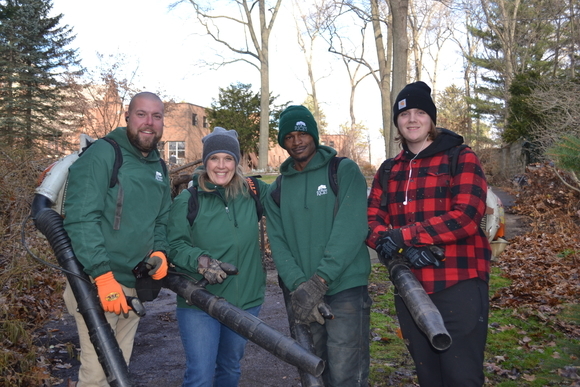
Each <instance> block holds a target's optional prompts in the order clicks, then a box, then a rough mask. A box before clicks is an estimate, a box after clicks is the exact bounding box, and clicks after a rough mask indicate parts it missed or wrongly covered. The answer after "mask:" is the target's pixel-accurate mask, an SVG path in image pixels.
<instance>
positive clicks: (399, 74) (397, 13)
mask: <svg viewBox="0 0 580 387" xmlns="http://www.w3.org/2000/svg"><path fill="white" fill-rule="evenodd" d="M372 1H375V0H372ZM389 3H390V4H391V13H392V15H393V16H392V17H393V34H392V35H393V85H392V91H391V100H392V101H394V100H396V99H397V94H399V92H400V91H401V90H402V89H403V87H405V85H406V84H407V55H408V49H409V48H408V47H409V44H408V38H407V14H408V10H409V1H408V0H389ZM389 102H390V101H389ZM389 105H390V104H389ZM389 108H390V106H389ZM389 116H390V115H389ZM390 121H392V120H390ZM389 124H390V125H389V126H390V128H391V135H390V138H394V137H395V136H396V134H397V128H396V127H395V125H394V124H393V123H391V122H389ZM385 128H387V127H385ZM385 140H386V136H385ZM397 153H398V150H397V144H395V142H394V141H390V144H388V147H387V158H389V157H393V156H395V155H396V154H397Z"/></svg>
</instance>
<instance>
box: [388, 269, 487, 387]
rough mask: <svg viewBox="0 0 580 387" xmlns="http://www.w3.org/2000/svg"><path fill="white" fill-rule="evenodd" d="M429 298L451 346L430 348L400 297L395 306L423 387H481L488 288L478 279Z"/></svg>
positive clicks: (397, 298)
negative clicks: (443, 324)
mask: <svg viewBox="0 0 580 387" xmlns="http://www.w3.org/2000/svg"><path fill="white" fill-rule="evenodd" d="M429 297H430V298H431V300H432V301H433V303H434V304H435V306H436V307H437V309H438V310H439V312H440V313H441V316H442V317H443V321H444V323H445V327H446V328H447V331H448V332H449V335H450V336H451V340H452V344H451V346H450V347H449V348H448V349H446V350H444V351H439V350H436V349H435V348H433V347H432V346H431V343H430V342H429V339H428V338H427V336H426V335H425V334H424V333H423V332H422V331H421V330H420V329H419V327H418V326H417V324H415V321H414V320H413V318H412V317H411V314H410V313H409V310H408V309H407V307H406V305H405V303H404V302H403V300H402V299H401V297H400V296H398V295H395V306H396V309H397V316H398V318H399V324H400V326H401V332H402V334H403V338H404V339H405V342H406V344H407V348H408V349H409V352H410V353H411V357H412V358H413V361H414V362H415V367H416V370H417V376H418V378H419V384H420V385H421V387H458V386H461V387H470V386H473V387H481V386H483V383H484V380H485V377H484V374H483V357H484V350H485V341H486V339H487V322H488V313H489V297H488V286H487V284H486V283H485V282H484V281H482V280H481V279H479V278H474V279H470V280H466V281H461V282H459V283H458V284H456V285H454V286H452V287H450V288H447V289H445V290H443V291H441V292H437V293H435V294H430V295H429Z"/></svg>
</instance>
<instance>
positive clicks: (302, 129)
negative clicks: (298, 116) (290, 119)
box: [294, 121, 308, 132]
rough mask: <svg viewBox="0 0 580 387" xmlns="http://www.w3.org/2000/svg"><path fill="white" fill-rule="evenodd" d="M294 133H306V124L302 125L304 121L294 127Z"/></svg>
mask: <svg viewBox="0 0 580 387" xmlns="http://www.w3.org/2000/svg"><path fill="white" fill-rule="evenodd" d="M294 131H295V132H308V128H307V127H306V124H305V123H304V121H298V122H296V124H295V125H294Z"/></svg>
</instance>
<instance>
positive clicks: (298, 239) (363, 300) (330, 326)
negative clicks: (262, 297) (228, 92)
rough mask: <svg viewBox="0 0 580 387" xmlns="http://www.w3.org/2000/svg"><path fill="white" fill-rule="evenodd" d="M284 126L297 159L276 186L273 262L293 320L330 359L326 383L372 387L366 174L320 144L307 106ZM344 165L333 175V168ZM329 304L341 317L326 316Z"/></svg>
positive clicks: (271, 209)
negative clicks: (324, 309)
mask: <svg viewBox="0 0 580 387" xmlns="http://www.w3.org/2000/svg"><path fill="white" fill-rule="evenodd" d="M279 130H280V131H279V134H278V143H279V144H280V146H282V148H284V149H285V150H286V151H287V152H288V154H289V155H290V157H289V158H288V159H286V161H284V162H283V163H282V165H281V166H280V173H281V175H282V177H281V178H279V179H278V180H276V182H274V183H272V185H271V186H270V195H268V199H267V201H266V209H267V213H268V237H269V239H270V246H271V249H272V255H273V259H274V262H275V264H276V268H277V270H278V274H279V276H280V278H281V280H282V282H283V286H285V287H286V288H288V290H289V291H290V292H291V294H292V296H291V304H292V305H291V306H292V308H291V312H292V313H291V315H293V316H291V317H292V318H293V319H294V321H295V322H296V323H302V324H309V326H310V330H311V332H312V337H313V341H314V349H315V353H316V355H317V356H319V357H321V358H322V359H323V360H324V361H325V362H326V368H325V370H324V373H323V379H324V385H325V386H327V387H330V386H335V387H350V386H353V387H354V386H356V387H361V386H364V387H366V386H368V374H369V362H370V361H369V360H370V358H369V334H370V332H369V330H370V307H371V303H372V302H371V299H370V297H369V294H368V287H367V285H368V276H369V273H370V259H369V254H368V250H367V248H366V245H365V244H364V240H365V238H366V235H367V218H366V192H367V186H366V181H365V178H364V176H363V175H362V173H361V172H360V169H359V167H358V165H356V164H355V163H354V162H353V161H352V160H350V159H346V158H344V159H341V160H340V163H338V164H336V162H337V161H338V159H336V158H335V156H336V150H334V149H333V148H330V147H327V146H324V145H319V137H318V126H317V124H316V120H315V119H314V117H313V116H312V113H311V112H310V111H309V110H308V109H307V108H305V107H304V106H296V105H294V106H289V107H288V108H287V109H286V110H284V111H283V112H282V114H281V115H280V122H279ZM336 165H338V168H337V169H336V176H333V173H329V168H331V166H336ZM332 171H333V170H331V172H332ZM330 179H336V182H337V186H338V189H337V191H336V192H335V190H334V189H332V187H333V184H331V181H330ZM276 198H279V200H278V199H276ZM323 304H327V305H328V306H330V308H331V310H332V313H333V314H334V319H329V320H325V319H324V318H323V317H322V315H321V313H320V312H319V306H320V305H323Z"/></svg>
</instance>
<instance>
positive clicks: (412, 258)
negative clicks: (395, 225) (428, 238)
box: [375, 229, 445, 269]
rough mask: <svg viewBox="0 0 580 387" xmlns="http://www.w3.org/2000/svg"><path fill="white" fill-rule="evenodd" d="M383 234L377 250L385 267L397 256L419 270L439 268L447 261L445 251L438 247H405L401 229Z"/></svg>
mask: <svg viewBox="0 0 580 387" xmlns="http://www.w3.org/2000/svg"><path fill="white" fill-rule="evenodd" d="M381 234H382V236H381V238H380V239H379V240H378V241H377V244H376V249H375V250H376V251H377V253H378V258H379V261H381V263H382V264H383V265H385V266H386V265H387V262H388V261H389V260H390V259H392V258H393V257H395V256H396V255H397V254H398V255H402V256H404V257H405V258H407V260H408V261H409V263H410V264H411V265H413V267H415V268H417V269H420V268H422V267H425V266H427V265H435V266H439V261H443V260H444V259H445V256H444V254H443V250H442V249H441V248H439V247H437V246H428V247H413V246H411V247H409V246H407V245H405V243H404V241H403V232H402V231H401V229H393V230H389V231H386V232H381Z"/></svg>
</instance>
